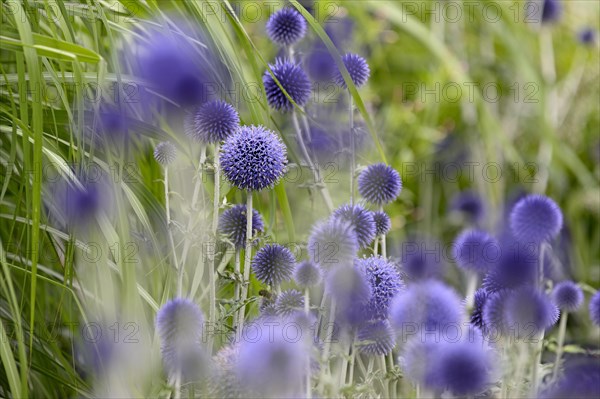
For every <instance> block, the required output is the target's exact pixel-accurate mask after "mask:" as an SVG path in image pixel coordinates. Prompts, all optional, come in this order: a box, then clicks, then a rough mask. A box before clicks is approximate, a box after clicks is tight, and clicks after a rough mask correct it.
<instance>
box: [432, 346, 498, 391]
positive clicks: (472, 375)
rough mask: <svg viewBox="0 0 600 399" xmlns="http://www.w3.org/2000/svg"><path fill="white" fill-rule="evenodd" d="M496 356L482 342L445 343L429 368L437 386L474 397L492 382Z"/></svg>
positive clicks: (433, 381)
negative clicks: (494, 357)
mask: <svg viewBox="0 0 600 399" xmlns="http://www.w3.org/2000/svg"><path fill="white" fill-rule="evenodd" d="M493 360H494V359H493V357H492V356H491V355H490V352H489V350H487V348H485V347H483V346H482V345H481V344H478V343H442V344H441V345H439V348H438V351H437V359H436V362H435V363H434V364H433V367H432V369H431V370H430V371H429V373H431V374H430V377H429V380H430V381H431V382H432V383H433V385H434V387H437V388H440V389H447V390H449V391H450V392H452V394H454V395H456V396H463V397H464V396H474V395H476V394H478V393H481V392H483V391H485V390H486V388H487V387H488V386H489V385H490V384H491V383H492V382H493V381H492V368H493V367H492V366H493Z"/></svg>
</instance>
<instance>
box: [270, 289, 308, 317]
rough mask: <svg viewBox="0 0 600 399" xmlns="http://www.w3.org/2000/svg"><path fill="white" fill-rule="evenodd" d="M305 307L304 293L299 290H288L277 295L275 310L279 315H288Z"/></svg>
mask: <svg viewBox="0 0 600 399" xmlns="http://www.w3.org/2000/svg"><path fill="white" fill-rule="evenodd" d="M303 309H304V294H302V293H301V292H300V291H298V290H286V291H283V292H282V293H281V294H279V295H277V301H276V302H275V310H276V312H277V314H278V315H279V316H283V317H288V316H290V315H292V314H294V313H295V312H297V311H301V310H303Z"/></svg>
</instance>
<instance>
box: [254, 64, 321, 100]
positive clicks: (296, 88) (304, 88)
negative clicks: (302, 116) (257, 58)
mask: <svg viewBox="0 0 600 399" xmlns="http://www.w3.org/2000/svg"><path fill="white" fill-rule="evenodd" d="M269 68H270V69H271V72H272V73H273V75H275V78H277V80H278V81H279V84H280V85H281V87H283V89H285V91H286V93H287V94H288V95H289V97H290V98H291V99H292V100H294V102H295V103H296V104H297V105H299V106H300V107H303V106H304V105H306V103H307V102H308V99H309V98H310V92H311V83H310V79H308V76H307V75H306V72H304V70H303V69H302V68H301V67H300V66H299V65H296V64H294V63H293V62H290V61H285V60H282V59H277V60H276V61H275V64H274V65H273V64H269ZM271 72H269V71H268V70H267V71H265V73H264V75H263V83H264V85H265V91H266V93H267V102H268V103H269V106H270V107H271V108H274V109H276V110H281V111H290V110H292V109H293V108H294V104H293V103H292V102H291V101H290V98H288V97H287V96H286V95H285V93H284V92H283V91H282V90H281V87H279V86H278V85H277V83H276V82H275V80H274V79H273V76H272V75H271Z"/></svg>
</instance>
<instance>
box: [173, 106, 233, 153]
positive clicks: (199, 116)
mask: <svg viewBox="0 0 600 399" xmlns="http://www.w3.org/2000/svg"><path fill="white" fill-rule="evenodd" d="M239 125H240V117H239V115H238V113H237V111H236V110H235V108H233V106H232V105H231V104H229V103H227V102H225V101H223V100H213V101H209V102H206V103H204V104H202V105H201V106H199V107H198V108H196V110H195V111H194V112H193V113H192V114H191V115H190V116H189V117H188V119H187V121H186V126H185V133H186V135H187V136H188V137H190V138H191V139H193V140H195V141H198V142H201V143H217V142H219V141H223V140H225V139H226V138H227V137H229V136H230V135H232V134H233V133H234V132H235V131H236V130H237V129H238V128H239Z"/></svg>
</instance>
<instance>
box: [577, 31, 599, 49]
mask: <svg viewBox="0 0 600 399" xmlns="http://www.w3.org/2000/svg"><path fill="white" fill-rule="evenodd" d="M578 38H579V42H580V43H582V44H585V45H587V46H591V45H593V44H594V43H596V31H595V30H594V29H593V28H590V27H587V28H583V29H582V30H581V31H579V35H578Z"/></svg>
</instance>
